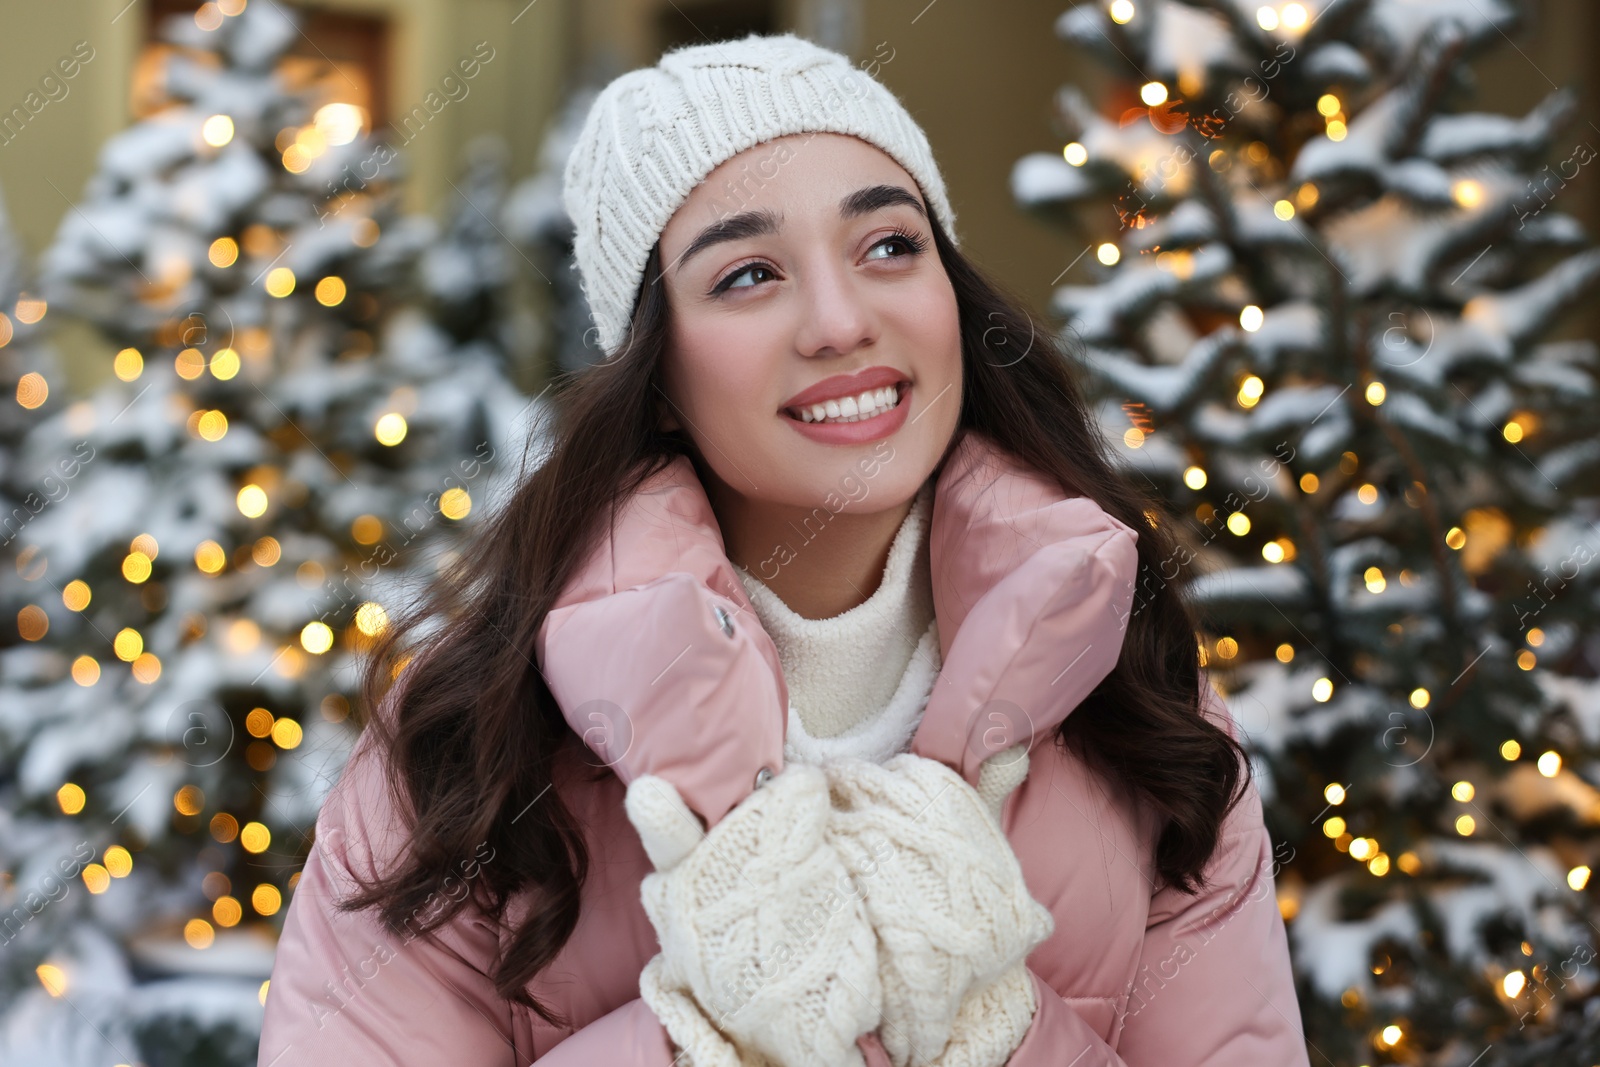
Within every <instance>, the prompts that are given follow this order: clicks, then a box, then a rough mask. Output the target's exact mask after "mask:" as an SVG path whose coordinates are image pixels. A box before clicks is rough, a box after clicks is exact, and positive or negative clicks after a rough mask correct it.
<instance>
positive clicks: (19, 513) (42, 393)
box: [0, 197, 63, 644]
mask: <svg viewBox="0 0 1600 1067" xmlns="http://www.w3.org/2000/svg"><path fill="white" fill-rule="evenodd" d="M32 274H33V272H32V269H31V265H30V264H29V262H28V256H27V253H26V251H25V250H24V249H23V246H22V242H21V240H20V239H19V238H18V236H17V233H16V231H15V230H14V229H13V228H12V226H11V218H10V216H9V214H7V212H6V205H5V199H4V197H0V391H3V394H0V544H7V545H8V544H10V543H11V541H13V540H14V539H15V538H16V536H17V534H18V533H19V532H20V531H21V529H22V528H23V527H24V526H26V525H27V523H28V521H29V520H30V519H31V518H32V517H33V515H34V514H36V513H37V512H38V511H39V509H40V508H42V507H43V506H44V502H45V501H46V499H47V493H48V492H49V491H50V490H51V488H52V486H50V485H44V486H38V485H27V484H25V483H24V482H23V481H22V478H21V475H20V473H19V472H18V469H17V464H16V462H15V454H16V448H17V445H18V444H19V443H20V442H21V440H22V438H23V436H24V435H25V434H26V433H27V432H28V430H29V429H31V428H32V427H33V426H35V425H37V424H38V423H39V422H40V421H41V420H42V419H43V418H44V417H45V416H46V415H48V414H49V413H50V412H52V411H54V410H55V409H57V408H59V407H60V406H61V395H62V386H63V380H62V378H61V377H60V374H59V369H58V364H57V360H56V357H55V353H54V350H53V349H52V348H51V346H50V345H49V343H48V341H47V336H48V330H47V324H46V322H45V321H44V319H45V314H46V311H47V308H46V306H45V302H44V300H42V299H41V298H40V296H39V294H38V292H37V290H36V287H35V284H34V279H33V277H32ZM52 321H53V320H52ZM15 637H17V633H16V632H15V631H14V630H12V631H4V630H0V644H5V643H10V641H11V640H12V639H13V638H15Z"/></svg>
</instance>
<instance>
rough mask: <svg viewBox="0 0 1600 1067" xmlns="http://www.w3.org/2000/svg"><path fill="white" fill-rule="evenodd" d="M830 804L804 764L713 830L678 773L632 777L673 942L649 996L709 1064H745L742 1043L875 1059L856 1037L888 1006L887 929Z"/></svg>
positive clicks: (658, 906) (844, 1059)
mask: <svg viewBox="0 0 1600 1067" xmlns="http://www.w3.org/2000/svg"><path fill="white" fill-rule="evenodd" d="M828 802H829V794H828V780H827V776H826V775H825V774H824V773H823V772H822V770H821V769H819V768H816V767H810V766H806V765H803V764H791V765H789V766H787V767H786V768H785V769H784V770H783V771H782V772H780V773H779V774H777V775H776V776H774V777H773V778H771V779H770V780H768V782H767V783H766V784H765V785H764V786H762V787H761V788H759V789H757V790H756V791H755V792H754V793H752V794H750V796H748V797H746V798H745V799H744V800H743V801H741V802H740V803H739V804H738V805H737V806H736V807H735V808H734V809H733V810H732V811H730V812H728V814H727V815H726V816H724V817H723V819H722V820H721V821H720V822H718V823H717V824H716V825H715V826H713V827H712V828H711V830H710V832H709V833H707V832H706V831H704V830H702V829H701V826H700V823H699V821H698V819H697V818H696V817H695V815H694V813H693V812H692V811H690V810H689V808H688V806H687V805H686V804H684V802H683V798H682V797H681V796H680V795H679V793H678V791H677V790H676V789H675V788H673V786H672V785H671V783H669V782H667V781H666V780H665V779H662V778H658V777H656V776H654V775H641V776H639V777H638V778H636V779H634V781H633V782H631V783H630V784H629V786H628V791H627V796H626V799H625V802H624V804H625V807H626V810H627V814H628V819H629V821H630V822H632V823H633V825H634V827H635V828H636V829H637V830H638V831H639V836H640V839H641V840H642V841H643V843H644V846H645V851H646V852H647V853H648V854H649V856H650V859H651V862H652V863H654V864H655V866H656V872H655V873H654V874H649V875H646V876H645V878H644V881H643V883H642V885H641V890H640V891H641V895H642V898H643V903H644V908H645V913H646V914H647V915H648V916H649V917H650V922H651V924H652V925H654V927H655V930H656V936H657V938H658V939H659V941H660V943H661V953H660V955H659V956H657V957H655V958H653V959H652V960H651V961H650V963H649V964H647V965H646V967H645V973H644V974H642V975H641V976H640V983H639V992H640V995H641V997H643V998H644V999H645V1001H646V1003H648V1004H649V1005H650V1007H651V1008H652V1010H654V1011H655V1012H656V1014H657V1016H658V1017H659V1018H660V1019H661V1021H662V1024H663V1025H664V1026H665V1027H666V1028H667V1031H668V1033H669V1034H670V1035H671V1037H672V1039H673V1041H674V1042H675V1043H677V1044H678V1045H679V1047H680V1048H682V1049H684V1050H685V1051H687V1052H688V1054H689V1055H690V1056H691V1057H694V1061H695V1063H696V1064H700V1065H713V1064H726V1063H730V1062H738V1061H736V1060H735V1061H730V1060H728V1059H727V1057H728V1056H729V1055H730V1053H731V1052H732V1051H733V1050H730V1049H728V1048H725V1047H723V1046H724V1045H725V1044H727V1043H729V1042H731V1044H732V1045H733V1046H734V1050H737V1054H738V1055H739V1056H740V1057H742V1058H743V1062H745V1063H755V1062H758V1060H757V1057H764V1058H766V1059H770V1060H771V1061H773V1062H774V1063H776V1064H779V1065H782V1067H837V1065H841V1064H845V1065H851V1067H862V1065H863V1064H864V1062H865V1061H864V1059H863V1057H862V1054H861V1050H860V1048H859V1047H858V1046H857V1045H856V1038H857V1037H859V1036H860V1035H862V1034H864V1033H867V1032H868V1031H870V1030H872V1029H873V1028H874V1027H875V1026H876V1025H877V1024H878V1019H879V1015H880V1012H881V1009H882V1006H883V995H882V987H881V985H880V983H879V977H878V958H877V939H876V936H875V935H874V933H873V929H872V925H871V922H870V921H869V919H868V918H867V913H866V908H865V906H864V904H863V903H862V901H861V899H860V897H861V894H860V892H859V891H858V890H857V889H856V888H855V886H854V885H853V883H852V882H851V878H850V872H849V871H848V870H847V869H846V868H845V866H844V863H843V861H842V860H841V859H840V857H839V854H838V853H837V852H836V851H835V850H834V848H833V846H832V845H831V844H830V843H829V841H828V839H827V826H828V816H829V803H828ZM675 993H676V994H677V995H674V994H675ZM682 994H687V995H688V996H689V997H692V998H693V1004H694V1005H696V1006H698V1008H699V1009H700V1010H701V1014H700V1016H699V1022H705V1023H706V1024H707V1025H706V1026H701V1025H699V1022H697V1020H696V1018H695V1016H694V1014H693V1013H691V1012H689V1011H688V1005H686V1004H685V998H684V996H683V995H682ZM719 1037H720V1038H721V1039H722V1041H721V1042H720V1043H719V1041H718V1040H717V1038H719Z"/></svg>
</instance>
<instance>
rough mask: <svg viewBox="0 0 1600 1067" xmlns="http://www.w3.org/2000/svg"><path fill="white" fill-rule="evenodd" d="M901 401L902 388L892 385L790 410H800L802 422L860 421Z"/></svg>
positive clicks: (878, 413)
mask: <svg viewBox="0 0 1600 1067" xmlns="http://www.w3.org/2000/svg"><path fill="white" fill-rule="evenodd" d="M899 402H900V390H899V388H898V387H896V386H892V385H891V386H886V387H884V388H882V389H871V390H868V391H867V392H865V393H862V394H860V395H859V396H846V397H841V398H840V399H838V400H828V401H825V402H823V403H821V404H812V405H810V406H809V407H804V408H798V409H796V408H790V409H789V410H790V411H798V412H799V415H800V420H801V421H802V422H860V421H861V420H862V419H870V418H872V417H873V416H875V415H881V414H882V413H883V412H885V411H887V410H889V409H890V408H893V407H895V406H897V405H898V404H899Z"/></svg>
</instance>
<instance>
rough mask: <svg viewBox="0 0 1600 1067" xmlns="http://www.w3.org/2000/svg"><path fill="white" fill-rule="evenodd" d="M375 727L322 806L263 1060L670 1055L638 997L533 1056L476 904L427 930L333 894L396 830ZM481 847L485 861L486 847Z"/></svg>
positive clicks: (393, 844)
mask: <svg viewBox="0 0 1600 1067" xmlns="http://www.w3.org/2000/svg"><path fill="white" fill-rule="evenodd" d="M371 736H372V735H370V734H367V735H363V737H362V738H361V740H360V741H359V742H358V743H357V745H356V749H355V751H354V752H353V753H352V754H351V758H350V760H349V762H348V763H347V764H346V767H345V771H344V774H343V775H342V777H341V778H340V779H339V782H338V783H337V784H336V785H335V786H334V788H333V789H332V790H331V791H330V792H329V794H328V797H327V799H326V800H325V801H324V802H323V806H322V810H321V812H320V813H319V815H318V818H317V833H316V846H315V847H314V848H313V849H312V851H311V854H310V856H309V857H308V858H307V859H306V863H305V866H304V868H302V870H301V874H300V880H299V882H298V883H297V884H296V887H295V891H294V894H293V896H292V897H291V898H290V901H289V908H288V911H287V913H286V915H285V919H284V927H283V933H282V936H281V937H280V938H279V941H278V949H277V955H276V957H275V959H274V961H273V968H272V979H271V982H270V984H269V986H268V991H267V1001H266V1010H265V1019H264V1022H263V1026H262V1032H261V1043H260V1046H259V1052H258V1056H257V1063H258V1065H259V1067H350V1065H351V1064H355V1063H382V1064H391V1065H400V1067H436V1065H438V1064H441V1063H449V1064H453V1065H456V1067H490V1065H494V1067H506V1065H509V1067H524V1065H525V1064H526V1063H527V1062H530V1061H532V1060H533V1059H535V1058H536V1059H537V1060H538V1062H539V1063H541V1064H545V1063H548V1064H550V1065H551V1067H561V1065H571V1067H580V1065H582V1067H587V1065H588V1064H592V1063H602V1062H603V1063H612V1064H618V1065H621V1067H671V1065H672V1063H673V1059H674V1051H675V1050H673V1049H672V1047H671V1044H670V1042H669V1041H668V1039H667V1033H666V1030H665V1029H664V1028H663V1027H662V1025H661V1023H660V1022H659V1021H658V1020H657V1019H656V1017H655V1014H654V1013H653V1012H651V1010H650V1009H649V1007H648V1006H647V1005H646V1004H645V1003H644V1001H643V1000H639V999H637V998H635V999H634V1000H630V1001H628V1002H627V1003H625V1004H623V1005H622V1006H621V1007H618V1008H617V1009H615V1010H614V1011H612V1012H610V1013H609V1014H607V1015H604V1016H601V1017H600V1018H599V1019H596V1020H595V1021H594V1022H592V1023H590V1024H589V1025H588V1026H585V1027H583V1028H581V1029H580V1030H578V1031H577V1032H576V1033H574V1034H572V1035H570V1036H569V1037H568V1038H566V1039H565V1040H564V1041H561V1042H560V1043H559V1044H557V1045H556V1046H555V1047H553V1048H551V1049H550V1050H548V1051H547V1052H545V1053H544V1054H543V1055H540V1056H538V1057H534V1056H533V1055H532V1052H531V1048H530V1046H529V1037H528V1035H527V1033H526V1030H525V1029H524V1032H523V1034H522V1039H521V1041H520V1042H519V1041H518V1034H517V1031H516V1027H515V1026H514V1025H513V1019H512V1011H513V1009H512V1005H511V1004H510V1003H509V1002H508V1001H506V1000H504V999H502V998H501V997H500V995H499V994H498V993H497V992H496V990H495V988H494V982H493V981H492V980H491V979H490V977H489V975H488V973H487V969H488V967H489V964H490V961H491V960H493V959H494V957H495V953H496V951H497V949H498V945H497V933H496V931H495V929H494V928H493V927H492V926H491V925H490V924H489V922H488V921H487V920H486V919H484V918H483V916H482V914H481V913H480V912H479V911H478V910H477V909H474V908H467V909H464V910H463V911H461V912H459V913H458V914H457V915H456V916H455V917H454V918H452V919H451V920H450V921H449V922H448V923H446V924H445V925H444V926H443V927H441V928H440V929H439V930H438V931H436V935H435V936H431V937H430V936H408V934H406V933H401V934H395V933H392V932H390V931H389V930H387V929H386V928H384V926H383V925H382V923H381V922H379V920H378V918H377V915H376V912H375V911H372V910H367V911H358V912H346V911H340V910H338V909H337V908H335V907H334V903H335V901H336V900H339V899H343V898H345V897H347V896H349V895H350V893H351V892H352V891H353V890H354V889H355V878H354V874H355V873H357V872H359V873H360V875H361V877H362V878H364V879H371V878H372V877H373V876H374V872H375V871H376V870H377V869H378V863H379V860H380V859H383V860H384V861H385V863H387V861H388V859H389V858H392V857H393V856H394V855H396V854H397V849H398V847H399V845H400V843H401V842H400V837H399V834H400V830H399V828H398V827H399V824H398V822H397V821H396V819H395V816H394V812H393V809H392V807H391V804H390V799H389V796H388V794H387V792H386V790H385V783H384V781H383V776H384V774H385V769H384V766H383V763H382V761H381V759H380V758H379V753H378V752H377V751H375V750H374V747H373V745H372V743H371ZM477 857H478V858H479V859H482V860H484V861H485V862H493V857H492V855H489V854H485V853H483V852H482V851H481V850H480V851H479V853H477ZM384 869H387V867H386V866H385V868H384ZM463 873H464V875H467V876H469V877H470V874H471V871H470V870H469V871H465V872H463ZM445 891H446V892H451V891H452V890H449V889H447V890H445Z"/></svg>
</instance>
